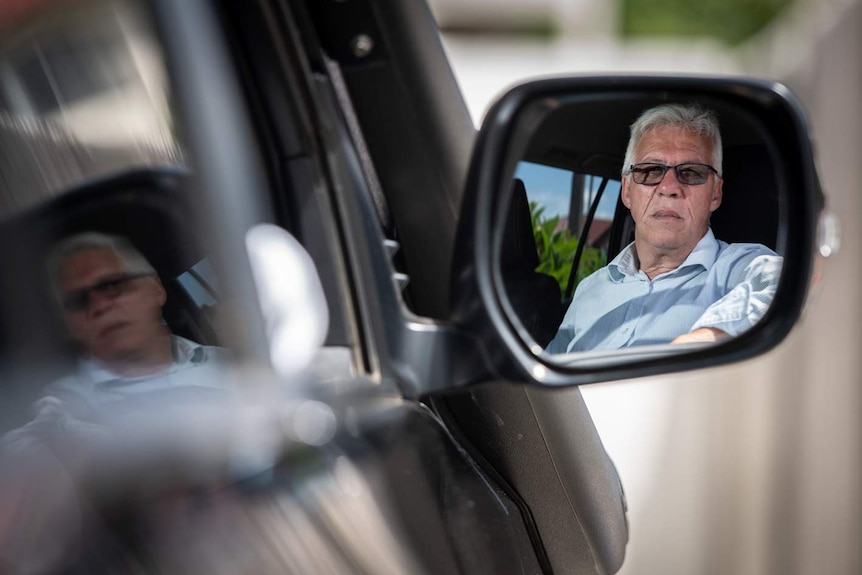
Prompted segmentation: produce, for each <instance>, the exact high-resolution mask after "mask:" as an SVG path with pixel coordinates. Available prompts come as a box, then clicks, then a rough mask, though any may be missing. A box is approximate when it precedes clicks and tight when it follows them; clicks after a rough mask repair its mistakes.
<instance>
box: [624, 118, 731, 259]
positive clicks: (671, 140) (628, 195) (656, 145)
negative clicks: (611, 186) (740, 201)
mask: <svg viewBox="0 0 862 575" xmlns="http://www.w3.org/2000/svg"><path fill="white" fill-rule="evenodd" d="M711 161H712V150H711V149H710V143H709V140H708V139H707V138H706V137H704V136H700V135H697V134H693V133H691V132H688V131H686V130H684V129H682V128H679V127H675V126H662V127H660V128H655V129H653V130H650V131H649V132H647V133H646V134H645V135H644V136H643V138H641V140H640V142H639V143H638V146H637V149H636V152H635V162H636V163H643V162H654V163H657V164H664V165H667V166H675V165H677V164H682V163H685V162H696V163H700V164H709V163H710V162H711ZM721 197H722V179H721V178H719V177H718V176H717V175H716V174H715V173H713V172H709V175H708V177H707V178H706V182H704V183H703V184H699V185H686V184H683V183H681V182H680V181H679V178H678V177H677V174H676V171H675V170H672V169H671V170H668V171H667V172H666V173H665V174H664V177H663V178H662V179H661V181H660V182H659V183H658V184H656V185H646V184H637V183H635V182H634V180H633V178H632V175H631V174H630V175H628V176H627V177H625V178H624V179H623V186H622V199H623V203H624V204H625V206H626V207H627V208H628V209H629V210H630V211H631V214H632V219H634V221H635V241H636V244H637V250H638V255H639V256H640V258H641V261H642V262H643V261H644V260H646V261H649V260H650V259H651V258H652V257H654V256H655V255H662V254H666V253H670V254H672V255H679V256H682V257H681V259H680V261H682V259H685V256H687V255H688V254H689V253H690V252H691V250H693V249H694V246H695V245H697V242H698V241H700V239H701V238H702V237H703V235H704V234H705V233H706V230H707V228H708V227H709V216H710V214H712V212H714V211H715V210H716V209H717V208H718V206H719V205H720V204H721Z"/></svg>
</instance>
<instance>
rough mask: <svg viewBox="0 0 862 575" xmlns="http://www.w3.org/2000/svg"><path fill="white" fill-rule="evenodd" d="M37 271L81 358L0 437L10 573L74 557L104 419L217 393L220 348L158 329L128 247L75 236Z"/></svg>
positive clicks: (4, 544) (154, 292)
mask: <svg viewBox="0 0 862 575" xmlns="http://www.w3.org/2000/svg"><path fill="white" fill-rule="evenodd" d="M48 268H49V273H50V275H51V280H52V282H53V288H54V292H55V294H56V296H57V299H58V302H59V304H60V307H61V310H62V315H63V317H64V319H65V323H66V325H67V327H68V330H69V333H70V335H71V336H72V337H73V339H74V340H75V341H76V342H77V343H78V344H79V346H80V351H81V357H80V358H79V360H78V365H77V368H76V370H75V373H74V374H73V375H70V376H68V377H65V378H63V379H61V380H59V381H56V382H54V383H52V384H50V385H48V386H47V388H46V390H45V395H44V396H43V397H42V398H41V399H40V400H39V401H37V403H36V416H35V418H34V419H33V420H31V421H30V422H29V423H28V424H26V425H25V426H23V427H21V428H19V429H16V430H13V431H11V432H9V433H7V434H6V435H5V436H4V437H3V438H2V439H0V565H3V566H6V567H9V568H10V569H11V570H12V571H13V572H22V573H23V572H28V573H29V572H32V573H42V572H54V571H55V570H56V569H57V568H58V567H60V566H63V565H66V564H68V563H69V562H70V561H71V560H73V558H74V557H75V556H76V553H77V551H76V550H77V549H78V548H79V546H80V545H81V539H80V538H81V536H82V533H83V531H82V529H83V528H82V522H83V521H84V519H83V517H84V515H85V513H84V511H85V510H84V509H83V508H82V506H81V505H80V504H79V502H78V499H77V494H76V488H75V483H76V481H77V476H78V474H79V472H81V471H83V470H84V469H86V467H87V466H88V465H89V462H90V459H91V456H92V455H94V454H96V453H98V452H100V451H104V450H105V448H109V447H111V446H112V445H113V442H114V436H113V431H112V427H111V425H110V424H111V422H112V421H114V422H116V421H123V420H124V418H126V417H127V416H128V415H131V414H135V413H138V414H144V415H146V414H148V413H152V412H153V410H154V409H155V410H158V409H166V408H173V407H176V406H177V405H182V404H183V403H182V402H191V403H192V404H194V402H196V401H199V400H201V399H206V398H213V399H216V400H218V399H223V398H224V397H225V395H224V389H225V374H224V367H225V364H224V362H223V361H222V360H224V359H226V358H225V356H224V353H225V352H224V350H223V349H221V348H216V347H209V346H202V345H199V344H197V343H194V342H192V341H189V340H187V339H184V338H181V337H178V336H176V335H173V334H171V333H170V331H169V329H168V327H167V326H166V325H165V324H164V322H163V320H162V306H163V305H164V304H165V301H166V293H165V289H164V287H163V286H162V284H161V281H160V280H159V278H158V276H157V275H156V272H155V270H154V269H153V267H152V266H151V265H150V263H149V262H148V261H147V260H146V259H145V258H144V256H143V255H142V254H141V253H140V252H139V251H138V250H137V249H135V248H134V247H133V246H132V244H131V243H130V242H129V241H127V240H126V239H124V238H121V237H115V236H109V235H105V234H100V233H94V232H87V233H83V234H79V235H76V236H73V237H71V238H68V239H66V240H64V241H63V242H61V243H60V244H59V245H58V246H57V247H56V248H55V250H54V252H53V253H52V255H51V257H50V258H49V262H48ZM0 571H3V568H0ZM4 572H5V571H4Z"/></svg>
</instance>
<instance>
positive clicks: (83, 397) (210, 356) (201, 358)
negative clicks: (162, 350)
mask: <svg viewBox="0 0 862 575" xmlns="http://www.w3.org/2000/svg"><path fill="white" fill-rule="evenodd" d="M171 345H172V352H173V357H174V361H173V363H171V364H170V365H168V366H167V367H165V369H164V370H162V371H159V372H155V373H149V374H146V375H141V376H137V377H125V376H122V375H119V374H116V373H114V372H112V371H110V370H109V369H108V368H106V367H105V366H104V365H102V364H101V363H99V362H98V361H96V360H94V359H82V360H80V361H79V362H78V367H77V370H76V372H75V374H73V375H71V376H68V377H64V378H63V379H60V380H58V381H55V382H53V383H51V384H50V385H48V386H47V387H46V388H45V396H46V397H45V398H43V399H42V400H40V401H39V402H38V403H37V408H38V407H40V404H43V403H45V400H46V399H50V398H54V400H55V401H56V400H57V399H59V400H60V401H61V402H63V403H64V404H65V406H66V408H67V409H69V411H70V412H72V413H75V414H80V415H83V414H90V413H98V412H100V411H102V410H104V409H105V408H113V407H114V406H117V405H121V404H122V403H123V402H124V400H127V399H132V398H134V399H133V400H134V402H135V403H138V404H140V403H141V402H143V401H146V400H147V399H148V397H151V398H162V397H165V395H166V394H172V395H180V394H183V395H191V394H193V393H208V392H207V391H206V390H207V389H213V388H215V389H221V390H223V389H224V388H225V374H224V370H225V366H226V365H227V351H226V350H225V349H224V348H220V347H213V346H205V345H200V344H198V343H195V342H193V341H190V340H188V339H185V338H182V337H179V336H176V335H171Z"/></svg>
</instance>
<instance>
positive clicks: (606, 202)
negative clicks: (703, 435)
mask: <svg viewBox="0 0 862 575" xmlns="http://www.w3.org/2000/svg"><path fill="white" fill-rule="evenodd" d="M633 125H634V126H633ZM480 142H482V144H483V146H482V147H480V148H479V149H478V151H477V154H476V156H475V157H474V161H473V166H472V171H471V185H472V186H475V188H473V189H471V190H470V191H471V192H472V193H474V194H475V197H468V202H475V203H472V204H469V203H468V206H469V205H472V206H475V210H476V213H475V219H474V220H473V221H472V222H470V224H471V225H472V226H473V229H472V230H469V232H467V233H470V234H473V236H472V238H473V241H474V242H475V244H474V246H475V247H473V248H472V249H473V253H474V254H475V255H474V260H473V262H472V268H470V267H462V269H461V270H460V272H459V273H461V278H462V282H464V281H467V280H469V278H470V277H471V276H470V274H471V273H475V274H476V276H475V277H476V284H475V285H476V288H474V289H476V290H477V291H476V293H477V294H478V295H479V296H480V297H481V298H482V299H483V302H484V305H485V306H486V308H485V309H486V313H487V315H488V317H490V319H491V320H492V322H494V323H495V328H496V330H497V334H496V335H497V336H498V337H499V338H500V340H499V341H500V342H502V343H503V344H504V346H505V348H506V349H507V350H508V351H507V353H509V354H510V355H509V356H508V358H507V357H505V354H501V355H500V360H499V361H498V362H497V368H498V369H499V370H500V371H502V372H505V371H506V370H507V369H511V368H513V367H515V366H517V368H516V369H517V370H518V371H520V372H521V373H523V372H524V371H527V372H528V373H531V374H532V376H533V377H534V378H536V379H538V380H540V381H544V380H547V381H548V382H555V383H558V384H565V383H581V382H584V381H598V380H602V379H610V378H612V377H614V376H632V375H638V374H647V373H659V372H666V371H675V370H680V369H690V368H692V367H695V366H698V365H700V366H703V365H706V362H705V361H704V360H705V359H706V358H712V359H711V360H710V361H709V363H722V362H727V361H732V360H735V359H739V358H741V357H746V356H752V355H755V354H758V353H762V352H763V351H765V350H767V349H769V348H771V347H772V346H774V345H776V344H777V343H778V342H779V341H780V340H781V339H782V338H783V337H784V336H785V335H786V334H787V332H788V331H789V329H790V327H791V326H792V325H793V323H794V322H795V321H796V320H797V319H798V317H799V313H800V311H801V307H802V304H803V302H804V299H805V289H806V288H805V286H806V285H807V283H808V277H809V275H810V271H811V260H812V253H813V252H812V248H813V230H814V222H815V221H816V217H817V214H818V213H819V211H820V210H821V209H822V207H823V200H822V196H821V193H820V188H819V186H818V185H817V179H816V173H815V171H814V167H813V156H812V154H811V149H810V143H809V140H808V131H807V126H806V120H805V117H804V114H803V113H802V111H801V109H800V108H799V105H798V104H797V103H796V101H795V100H794V99H793V97H792V95H791V94H790V93H789V92H788V91H787V89H786V88H784V87H783V86H780V85H777V84H770V83H765V82H757V81H749V80H730V79H708V78H636V77H631V78H620V77H615V78H570V79H558V80H543V81H538V82H533V83H529V84H525V85H522V86H519V87H517V88H515V89H513V90H512V91H511V92H509V93H508V94H506V95H505V96H504V97H503V98H502V99H501V100H500V101H499V102H498V103H497V104H496V105H495V107H494V108H492V109H491V111H490V112H489V114H488V116H487V119H486V123H485V126H484V127H483V129H482V138H480ZM464 225H465V226H466V225H467V224H466V223H465V224H464ZM465 231H466V228H465ZM483 258H484V260H483ZM456 265H461V262H458V263H457V264H456ZM486 273H487V276H485V274H486ZM465 278H466V279H465ZM459 289H461V290H463V293H458V294H457V295H458V296H459V297H460V298H461V301H463V302H464V304H463V305H462V307H460V308H458V309H459V310H463V311H461V313H463V316H464V318H465V319H466V320H467V323H469V313H468V311H467V310H468V307H467V303H468V298H467V294H469V293H470V292H469V290H467V289H465V288H463V287H461V286H459ZM477 325H478V322H477Z"/></svg>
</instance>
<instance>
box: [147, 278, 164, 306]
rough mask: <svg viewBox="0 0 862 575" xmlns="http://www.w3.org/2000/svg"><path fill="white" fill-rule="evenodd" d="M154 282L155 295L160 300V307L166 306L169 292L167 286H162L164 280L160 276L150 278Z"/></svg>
mask: <svg viewBox="0 0 862 575" xmlns="http://www.w3.org/2000/svg"><path fill="white" fill-rule="evenodd" d="M150 279H151V280H152V285H153V289H154V290H155V291H154V293H155V294H156V298H157V299H158V302H159V305H160V306H164V305H165V303H167V301H168V292H167V291H165V286H163V285H162V280H160V279H159V276H153V277H152V278H150Z"/></svg>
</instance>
